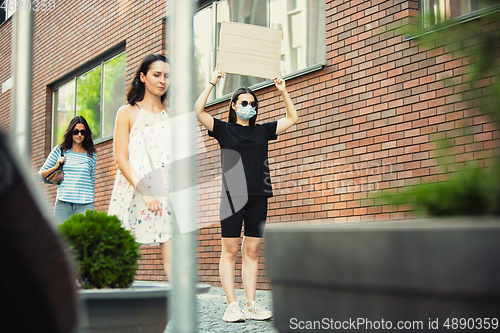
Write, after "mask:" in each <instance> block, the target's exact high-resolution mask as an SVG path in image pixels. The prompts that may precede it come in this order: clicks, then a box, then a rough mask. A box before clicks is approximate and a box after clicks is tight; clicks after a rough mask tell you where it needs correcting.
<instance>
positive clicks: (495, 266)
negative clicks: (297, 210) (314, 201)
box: [266, 218, 500, 332]
mask: <svg viewBox="0 0 500 333" xmlns="http://www.w3.org/2000/svg"><path fill="white" fill-rule="evenodd" d="M499 263H500V220H498V219H478V218H470V219H437V220H414V221H411V222H407V221H388V222H377V223H356V224H336V225H334V224H332V225H323V226H283V227H282V226H272V225H270V226H268V227H266V267H267V275H268V277H269V278H270V279H271V282H272V289H273V301H274V323H275V326H276V327H277V329H278V330H279V331H280V332H291V331H293V332H297V331H306V330H307V331H311V330H313V331H314V330H317V331H319V330H324V329H335V330H339V331H343V330H347V329H350V330H354V329H357V330H361V331H371V330H373V331H375V330H377V331H389V330H391V329H393V330H394V329H398V327H397V325H398V324H402V325H403V326H404V327H401V328H400V329H401V330H408V329H409V327H410V325H413V326H412V327H411V329H418V331H419V332H420V331H433V332H436V331H446V330H452V329H453V326H452V325H454V323H455V324H456V325H458V327H460V326H461V323H460V322H459V320H460V318H465V319H469V318H474V319H476V318H481V320H476V321H475V322H474V321H470V320H469V321H468V322H467V325H469V326H466V328H465V330H467V329H473V328H476V329H477V328H478V327H479V323H482V325H483V329H484V326H485V322H484V318H490V319H489V321H490V325H491V318H498V319H500V318H499V317H500V316H499V314H500V265H499ZM454 318H455V319H454ZM447 320H448V321H447ZM399 321H401V323H399ZM497 323H498V321H497ZM446 324H448V325H450V326H449V327H446ZM420 325H421V327H419V326H420ZM455 329H457V327H455ZM462 329H463V328H462Z"/></svg>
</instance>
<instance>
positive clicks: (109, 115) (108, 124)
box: [102, 53, 126, 137]
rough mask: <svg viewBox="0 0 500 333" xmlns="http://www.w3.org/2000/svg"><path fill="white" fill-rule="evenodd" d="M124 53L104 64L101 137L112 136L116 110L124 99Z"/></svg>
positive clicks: (123, 102) (124, 101)
mask: <svg viewBox="0 0 500 333" xmlns="http://www.w3.org/2000/svg"><path fill="white" fill-rule="evenodd" d="M125 60H126V57H125V53H122V54H120V55H119V56H117V57H115V58H113V59H111V60H109V61H107V62H105V63H104V78H103V87H104V91H103V95H104V96H103V106H102V108H103V118H102V136H103V137H105V136H108V135H111V134H113V131H114V127H115V117H116V111H118V108H119V107H120V106H122V105H123V104H125V103H126V98H125Z"/></svg>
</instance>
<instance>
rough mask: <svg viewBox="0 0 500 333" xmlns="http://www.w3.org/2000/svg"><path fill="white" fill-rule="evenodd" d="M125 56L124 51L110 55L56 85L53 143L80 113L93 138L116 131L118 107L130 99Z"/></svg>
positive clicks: (59, 138)
mask: <svg viewBox="0 0 500 333" xmlns="http://www.w3.org/2000/svg"><path fill="white" fill-rule="evenodd" d="M125 59H126V58H125V52H123V51H122V52H121V53H119V54H115V55H113V56H111V57H106V58H104V59H102V60H100V61H98V62H96V63H94V64H93V65H92V66H88V65H87V66H85V70H82V71H81V72H78V70H77V71H76V72H75V74H74V75H71V77H68V78H66V79H65V80H64V82H63V83H61V84H57V85H56V86H54V87H53V88H52V134H51V142H52V146H55V145H57V144H59V143H60V142H61V141H62V138H63V136H64V131H65V130H66V128H67V126H68V124H69V122H70V121H71V119H72V118H73V117H75V116H77V115H81V116H83V117H84V118H85V119H86V120H87V122H88V124H89V127H90V129H91V130H92V139H93V140H98V139H102V138H106V137H110V136H111V135H112V134H113V128H114V121H115V117H116V111H117V110H118V108H119V107H120V106H121V105H124V104H125V103H126V97H125V73H126V69H125V66H126V61H125Z"/></svg>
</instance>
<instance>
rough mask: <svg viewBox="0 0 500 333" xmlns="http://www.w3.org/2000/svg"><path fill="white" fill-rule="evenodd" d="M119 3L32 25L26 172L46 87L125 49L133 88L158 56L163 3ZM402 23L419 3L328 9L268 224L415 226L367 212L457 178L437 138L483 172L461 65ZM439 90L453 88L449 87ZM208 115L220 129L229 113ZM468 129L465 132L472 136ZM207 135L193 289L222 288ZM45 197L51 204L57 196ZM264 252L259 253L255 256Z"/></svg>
mask: <svg viewBox="0 0 500 333" xmlns="http://www.w3.org/2000/svg"><path fill="white" fill-rule="evenodd" d="M122 3H125V2H119V3H118V4H116V5H112V4H107V5H106V6H103V4H104V1H95V2H93V4H94V5H93V6H88V5H87V6H85V7H80V6H79V5H78V6H77V7H76V13H75V10H74V9H73V11H71V8H70V7H71V6H70V5H69V4H64V3H61V4H59V2H58V7H57V10H56V11H55V12H54V13H51V14H50V20H49V16H48V14H45V15H43V14H37V15H36V16H35V18H36V19H35V24H36V27H37V29H36V33H35V51H34V64H35V65H34V81H33V89H34V91H33V106H34V107H33V110H34V122H33V133H34V137H36V138H39V140H37V141H36V142H34V144H33V164H34V169H37V168H38V167H39V166H40V165H41V164H42V162H43V159H44V158H45V157H46V155H47V154H48V152H49V149H50V147H49V146H48V142H49V137H48V135H49V128H50V126H49V125H50V119H48V117H49V116H50V105H48V104H49V103H50V99H47V96H48V95H49V96H50V92H47V85H49V84H50V83H51V82H53V81H54V80H56V79H58V78H59V77H61V76H63V75H64V74H65V73H66V72H68V71H70V70H72V69H74V68H78V67H79V66H80V65H81V64H83V63H84V62H86V61H87V60H89V59H92V58H93V57H95V56H97V55H99V54H100V53H102V52H103V51H105V50H107V49H109V48H110V47H112V46H114V45H116V44H117V43H119V42H121V41H123V40H126V43H127V46H126V51H127V80H128V81H127V82H129V81H130V79H131V76H132V74H133V72H134V71H135V69H136V68H137V66H138V64H139V62H140V60H141V59H142V58H143V56H144V55H146V54H148V53H151V52H158V51H159V50H160V49H161V48H162V44H161V43H162V40H161V37H160V35H161V29H162V24H163V23H162V19H161V18H162V17H163V16H162V13H163V3H162V2H161V1H150V2H148V3H147V5H144V6H134V5H132V4H131V2H127V4H126V5H124V7H123V8H121V7H120V4H122ZM73 8H74V6H73ZM69 12H71V13H73V14H74V15H68V13H69ZM410 15H413V16H414V15H417V1H414V0H388V1H381V0H373V1H362V0H352V1H341V0H336V1H326V27H325V33H326V66H325V67H324V68H322V69H321V70H318V71H315V72H313V73H309V74H305V75H302V76H300V77H297V78H294V79H290V80H288V81H287V89H288V91H289V93H290V95H291V96H292V100H293V101H294V103H295V105H296V107H297V109H298V112H299V115H300V117H301V119H300V122H299V123H298V124H296V125H295V126H293V127H292V128H290V129H289V130H287V131H286V132H285V133H284V134H282V135H280V136H279V139H278V140H277V141H274V142H272V143H271V144H270V169H271V176H272V180H273V184H274V185H273V186H274V194H275V196H274V197H273V198H272V199H271V200H270V203H269V218H268V222H269V223H290V224H296V223H323V222H325V221H333V222H339V223H340V222H359V221H364V220H373V219H376V220H379V219H394V218H404V217H411V216H412V215H411V213H409V212H408V208H402V209H400V210H399V211H391V210H389V209H388V208H384V207H373V206H372V204H373V200H372V199H370V198H368V193H369V192H370V191H371V190H380V189H387V188H394V189H398V188H399V189H400V188H402V187H403V186H405V185H413V184H417V183H419V182H422V181H434V180H437V179H443V178H444V177H446V176H445V174H444V173H445V172H446V171H453V170H452V169H449V170H441V169H440V168H439V167H438V166H437V162H436V159H435V157H436V153H435V151H434V150H433V148H434V147H435V144H434V143H433V141H432V140H434V139H436V138H440V137H448V138H450V139H451V140H452V142H453V146H452V148H450V149H449V150H448V151H447V155H448V160H449V161H453V162H458V163H459V165H463V164H464V163H465V162H466V161H470V160H473V159H474V160H479V161H488V158H490V157H491V156H493V155H494V152H495V149H496V147H497V146H498V141H497V139H498V137H499V132H498V131H497V130H496V129H495V127H494V126H493V125H492V124H491V123H489V122H488V121H487V118H485V117H483V116H481V115H479V113H478V112H477V111H475V110H472V109H471V108H470V107H469V105H468V104H467V101H466V94H465V93H464V91H465V90H466V89H467V85H466V84H465V83H464V79H465V76H464V68H466V66H467V65H468V60H467V59H466V58H456V57H454V56H453V55H452V54H450V53H449V52H448V49H447V47H445V46H443V45H435V46H434V47H432V48H423V47H421V46H419V45H418V43H417V41H416V40H413V41H406V40H405V39H404V38H403V37H402V36H399V35H398V34H397V33H396V29H397V28H398V27H400V26H401V25H402V24H403V23H405V22H407V20H408V17H409V16H410ZM56 22H57V23H56ZM56 27H57V29H56ZM6 30H9V28H8V27H0V36H5V35H6V34H7V36H8V34H9V32H8V31H7V32H6ZM153 34H155V35H154V36H153ZM152 36H153V37H152ZM3 40H4V39H1V41H0V43H3ZM1 45H2V46H3V44H1ZM55 50H57V52H56V51H55ZM0 52H4V48H3V47H2V49H1V50H0ZM2 54H3V53H2ZM2 59H4V58H2ZM4 62H5V60H1V59H0V65H1V66H2V71H0V78H2V77H3V76H2V75H4V73H3V66H8V63H6V65H4ZM444 78H452V80H451V81H449V83H446V84H445V82H444V81H443V80H442V79H444ZM488 82H491V78H485V82H484V83H485V84H487V83H488ZM256 93H257V96H258V99H259V101H260V103H259V106H260V108H259V111H260V114H259V119H258V121H259V122H265V121H273V120H277V119H279V118H281V117H283V116H284V115H285V110H284V104H283V101H282V99H281V97H280V96H279V94H278V92H277V91H276V89H275V88H274V87H268V88H264V89H261V90H259V91H257V92H256ZM4 95H5V94H4ZM0 98H1V101H2V102H3V103H2V105H0V117H1V118H0V119H2V122H4V119H6V120H5V121H6V123H8V121H9V120H8V119H9V108H6V107H5V101H6V98H7V97H5V96H0ZM207 110H208V111H209V112H210V113H211V114H212V115H213V116H215V117H217V118H219V119H223V120H227V102H222V103H220V104H218V105H214V106H211V107H209V108H207ZM465 125H471V126H472V127H471V129H472V131H471V132H470V133H469V132H467V131H465V130H464V126H465ZM203 133H204V137H203V140H204V142H205V145H206V147H207V150H208V155H207V157H210V158H202V159H200V161H199V180H200V183H202V184H203V185H202V187H201V190H200V192H199V193H198V202H199V208H198V213H199V221H200V222H202V223H204V224H207V225H209V226H208V227H206V228H203V229H201V230H200V232H199V235H198V241H199V242H198V261H199V262H198V274H199V279H200V281H202V282H207V283H211V284H213V285H216V286H220V281H219V277H218V262H219V258H220V251H221V239H220V224H219V223H218V203H219V199H218V196H219V191H220V182H218V181H217V180H211V178H212V176H211V175H212V173H213V172H214V170H215V169H217V168H218V167H219V164H218V162H219V152H218V145H217V142H216V141H215V140H214V139H212V138H209V137H208V136H207V135H206V132H205V131H203ZM461 134H465V135H464V136H461ZM40 138H44V139H40ZM98 155H99V157H98V172H97V184H98V185H97V189H96V208H97V209H99V210H106V209H107V205H108V201H109V197H110V194H111V188H112V184H113V180H114V174H115V170H116V169H115V167H114V163H113V157H112V143H111V141H108V142H105V143H102V144H99V145H98ZM215 171H216V170H215ZM45 190H46V192H47V194H48V197H49V200H48V202H50V203H51V204H52V202H53V200H54V194H55V191H54V188H50V187H49V186H46V188H45ZM264 242H265V237H264ZM264 250H265V246H264V244H263V245H262V249H261V254H262V255H263V253H264ZM142 253H143V258H142V259H141V261H140V267H139V271H138V273H137V277H138V278H139V279H146V280H163V279H164V274H163V267H162V264H161V253H160V250H159V247H142ZM264 265H265V262H264V257H263V256H261V263H260V267H259V278H258V288H261V289H267V288H269V281H268V280H267V279H266V278H265V269H264V268H265V267H264ZM240 273H241V257H239V258H238V261H237V276H238V277H237V280H236V281H237V287H242V283H241V278H240V277H239V276H240V275H241V274H240Z"/></svg>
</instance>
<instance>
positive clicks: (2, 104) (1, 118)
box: [0, 17, 13, 134]
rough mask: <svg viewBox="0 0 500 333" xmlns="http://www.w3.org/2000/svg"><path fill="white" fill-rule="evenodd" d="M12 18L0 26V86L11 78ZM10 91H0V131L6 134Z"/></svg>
mask: <svg viewBox="0 0 500 333" xmlns="http://www.w3.org/2000/svg"><path fill="white" fill-rule="evenodd" d="M12 22H13V21H12V17H11V18H10V19H8V20H7V21H5V22H4V23H3V25H2V26H0V85H1V84H3V83H4V82H5V81H7V80H8V79H9V78H10V77H11V76H12V65H11V62H12V44H11V40H12ZM11 95H12V89H9V90H8V91H6V92H4V93H1V90H0V131H3V132H4V133H5V134H7V133H8V132H9V131H10V127H11V123H12V121H11V111H10V110H11V108H10V103H11Z"/></svg>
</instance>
